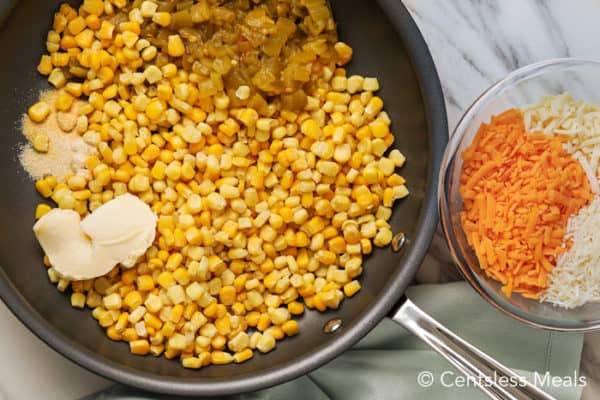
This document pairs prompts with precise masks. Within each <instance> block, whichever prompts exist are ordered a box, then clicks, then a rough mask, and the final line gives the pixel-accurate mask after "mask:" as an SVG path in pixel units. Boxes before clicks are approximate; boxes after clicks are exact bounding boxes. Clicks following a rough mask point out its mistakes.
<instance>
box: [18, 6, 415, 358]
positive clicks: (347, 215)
mask: <svg viewBox="0 0 600 400" xmlns="http://www.w3.org/2000/svg"><path fill="white" fill-rule="evenodd" d="M190 3H193V2H190ZM200 3H204V2H203V1H200V2H197V3H196V4H200ZM323 4H325V2H324V1H323ZM257 7H258V6H257ZM116 15H117V16H120V17H119V18H116V17H115V16H116ZM123 15H125V16H126V18H124V17H123ZM169 18H170V13H169V12H164V11H161V10H160V3H158V2H153V1H143V2H142V1H133V2H131V1H126V0H105V1H102V0H84V1H83V4H82V5H81V7H80V8H79V10H76V9H73V8H72V7H70V6H68V5H63V6H62V7H61V8H60V10H59V11H58V12H57V13H56V15H55V18H54V25H53V30H52V31H50V32H49V34H48V42H47V49H48V52H49V54H48V55H44V56H43V57H42V59H41V61H40V64H39V67H38V70H39V71H40V73H42V74H44V75H48V80H49V82H50V83H51V84H52V85H53V86H54V87H55V88H56V89H57V90H59V91H60V92H61V95H60V96H59V98H58V100H57V102H60V104H57V109H60V110H69V109H70V107H71V104H72V103H73V100H74V99H75V98H80V99H82V100H85V101H86V105H85V106H84V107H83V108H82V110H80V114H81V115H80V116H79V118H78V121H77V129H76V131H77V132H78V134H80V135H82V137H83V138H84V140H85V141H86V142H87V143H89V144H92V145H93V146H95V147H96V149H97V154H96V155H92V156H90V157H89V158H88V159H87V160H86V163H85V165H86V168H85V169H83V170H79V171H76V172H75V173H74V174H73V175H70V176H67V177H66V178H65V179H64V181H58V180H57V179H56V178H55V177H53V176H47V177H45V178H44V179H41V180H39V181H38V182H36V188H37V189H38V191H39V193H40V194H41V195H42V196H43V197H45V198H51V199H52V200H53V201H54V202H55V203H56V205H57V206H58V207H60V208H63V209H74V210H76V211H77V212H79V213H80V214H81V215H82V216H85V215H87V214H88V213H89V212H91V211H93V210H95V209H96V208H98V207H99V206H100V205H102V204H103V203H105V202H107V201H109V200H111V199H113V198H114V197H116V196H119V195H121V194H123V193H127V192H129V193H132V194H134V195H136V196H138V197H139V198H140V199H141V200H143V201H144V202H146V203H148V204H149V205H150V206H151V208H152V210H153V211H154V212H155V213H156V214H157V216H158V226H157V237H156V240H155V243H154V245H153V246H152V247H150V248H149V249H148V251H147V252H146V254H145V256H144V257H142V258H141V259H140V260H139V261H138V264H137V265H136V266H135V267H134V268H131V269H124V268H123V269H122V268H121V267H118V266H117V267H115V268H114V269H113V271H112V272H110V273H109V274H107V275H106V276H104V277H100V278H97V279H93V280H86V281H72V282H69V281H68V280H67V279H64V278H62V277H60V276H59V274H58V273H57V272H56V271H55V270H54V269H53V268H52V267H51V266H50V265H49V264H48V260H47V258H46V259H45V262H46V265H47V266H48V267H49V269H48V275H49V277H50V280H51V281H52V282H54V283H56V284H57V286H58V289H59V290H61V291H65V290H67V289H68V288H69V287H70V288H71V289H72V294H71V304H72V305H73V306H74V307H79V308H83V307H85V306H87V307H89V308H91V309H93V312H92V313H93V316H94V318H96V319H97V320H98V323H99V325H100V326H101V327H102V328H103V329H105V330H106V334H107V336H108V337H109V338H110V339H112V340H115V341H125V342H128V343H129V346H130V350H131V352H133V353H135V354H139V355H146V354H152V355H154V356H160V355H164V356H165V357H166V358H169V359H172V358H179V359H180V360H181V362H182V364H183V366H184V367H186V368H200V367H203V366H206V365H209V364H228V363H232V362H235V363H240V362H243V361H246V360H248V359H250V358H252V357H253V356H254V353H255V351H259V352H261V353H267V352H269V351H271V350H273V349H274V348H275V347H276V342H277V341H278V340H282V339H284V338H285V337H286V336H291V335H295V334H297V333H298V323H297V321H296V320H295V319H294V317H295V316H298V315H301V314H302V313H303V312H304V311H305V307H308V308H310V309H317V310H319V311H325V310H327V309H328V308H330V309H335V308H337V307H339V306H340V303H341V302H342V300H343V299H344V298H345V297H351V296H353V295H354V294H356V293H357V292H358V291H359V290H360V283H359V281H358V280H357V279H358V277H359V276H360V275H361V273H362V264H363V256H364V255H367V254H369V253H371V251H372V246H373V245H374V246H377V247H383V246H386V245H388V244H389V243H390V242H391V241H392V231H391V228H390V225H389V224H388V222H387V221H388V220H389V219H390V217H391V215H392V206H393V204H394V202H395V201H396V200H398V199H401V198H403V197H405V196H407V195H408V190H407V188H406V186H405V185H404V184H405V180H404V179H403V177H402V176H400V175H399V174H398V173H396V168H398V167H401V166H402V165H403V164H404V162H405V158H404V156H403V155H402V154H401V153H400V151H398V150H392V151H390V152H389V153H388V154H387V155H385V154H386V152H388V149H389V147H390V146H391V145H392V143H393V141H394V138H393V135H392V134H391V133H390V119H389V117H388V115H387V114H386V113H385V111H383V101H382V100H381V98H379V97H377V96H376V95H374V92H376V91H377V90H379V83H378V81H377V79H375V78H364V77H361V76H356V75H355V76H350V77H348V76H346V71H345V69H343V68H336V67H335V65H320V66H318V68H313V69H312V71H313V72H312V74H313V75H312V83H313V84H312V85H311V86H312V90H311V91H310V92H309V93H307V95H306V101H305V105H304V107H303V108H302V109H300V110H286V109H283V108H282V106H281V102H279V101H273V102H271V103H269V104H268V107H267V109H266V111H265V110H264V109H263V110H257V109H254V108H252V107H251V106H249V105H248V100H249V98H251V96H252V93H251V87H249V86H246V85H240V86H239V87H238V88H237V89H236V90H235V92H234V93H232V92H227V91H226V90H225V89H224V88H223V87H222V86H221V87H219V85H218V82H217V85H216V88H217V90H216V92H215V93H214V94H212V95H210V96H201V95H200V88H201V87H202V85H204V84H205V82H206V80H207V79H208V80H210V79H211V78H210V77H207V76H203V75H201V74H199V73H196V72H193V71H190V70H186V69H185V68H183V67H182V65H184V64H183V63H182V61H181V58H183V57H185V56H186V45H184V41H183V40H182V39H181V34H182V33H181V32H180V33H177V31H173V32H170V33H171V34H170V35H169V36H168V45H167V46H165V47H164V48H157V47H155V46H153V45H152V44H151V42H150V40H147V39H145V38H143V37H142V36H143V32H144V29H146V27H147V26H148V24H152V23H154V24H159V25H161V26H164V27H165V29H168V26H169V24H168V23H167V19H169ZM114 21H121V22H119V23H118V24H116V25H115V24H113V22H114ZM333 48H334V49H335V52H337V54H338V56H339V59H338V60H339V61H338V64H343V63H345V62H347V61H349V60H350V58H351V54H352V53H351V52H352V50H351V48H350V47H348V46H347V45H345V44H343V43H341V42H339V43H335V45H334V46H333ZM159 59H160V60H161V61H160V62H158V61H157V60H159ZM213 83H214V82H213ZM29 115H30V117H31V118H32V120H38V121H43V120H44V119H45V118H47V117H48V113H47V108H46V107H44V106H43V105H40V104H37V105H34V106H33V107H32V108H31V109H30V113H29ZM49 145H50V146H52V143H50V144H49ZM49 210H50V207H49V206H47V205H40V206H38V209H37V211H36V217H37V218H39V217H40V216H42V215H43V214H44V213H46V212H48V211H49Z"/></svg>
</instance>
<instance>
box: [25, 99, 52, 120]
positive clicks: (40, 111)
mask: <svg viewBox="0 0 600 400" xmlns="http://www.w3.org/2000/svg"><path fill="white" fill-rule="evenodd" d="M27 113H28V115H29V118H31V120H32V121H33V122H43V121H44V120H45V119H46V118H47V117H48V115H49V114H50V106H49V105H48V104H46V103H45V102H43V101H40V102H38V103H35V104H34V105H32V106H31V107H29V110H28V111H27Z"/></svg>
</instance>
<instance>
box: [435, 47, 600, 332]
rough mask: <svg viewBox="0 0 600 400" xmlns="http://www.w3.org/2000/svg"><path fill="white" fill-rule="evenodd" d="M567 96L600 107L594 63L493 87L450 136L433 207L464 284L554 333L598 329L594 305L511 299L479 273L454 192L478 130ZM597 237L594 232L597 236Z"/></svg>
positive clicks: (545, 68)
mask: <svg viewBox="0 0 600 400" xmlns="http://www.w3.org/2000/svg"><path fill="white" fill-rule="evenodd" d="M565 92H566V93H569V94H570V95H572V96H573V98H574V99H576V100H584V101H587V102H590V103H595V104H600V62H598V61H591V60H580V59H573V58H562V59H555V60H549V61H544V62H540V63H537V64H532V65H529V66H526V67H524V68H521V69H519V70H517V71H515V72H513V73H511V74H510V75H508V76H507V77H506V78H505V79H503V80H501V81H500V82H498V83H496V84H495V85H493V86H492V87H491V88H489V89H488V90H487V91H485V92H484V93H483V94H482V95H481V97H479V98H478V99H477V100H476V101H475V103H473V105H472V106H471V107H470V108H469V109H468V110H467V112H466V113H465V115H464V116H463V117H462V119H461V121H460V122H459V123H458V125H457V127H456V129H455V130H454V133H453V136H452V137H451V139H450V142H449V144H448V147H447V148H446V153H445V155H444V159H443V161H442V166H441V171H440V181H439V182H440V183H439V203H440V204H439V206H440V215H441V221H442V228H443V231H444V234H445V236H446V240H447V242H448V245H449V247H450V251H451V252H452V255H453V257H454V260H455V262H456V263H457V265H458V267H459V268H460V270H461V272H462V273H463V275H464V276H465V278H466V279H467V281H468V282H469V283H470V284H471V285H472V286H473V288H475V290H477V291H478V292H479V293H480V294H481V295H482V296H483V297H484V298H485V299H486V300H487V301H488V302H490V303H491V304H492V305H494V306H496V307H497V308H498V309H500V310H501V311H503V312H504V313H506V314H508V315H510V316H512V317H514V318H516V319H518V320H520V321H522V322H525V323H528V324H530V325H534V326H537V327H541V328H546V329H552V330H559V331H589V330H595V329H600V303H588V304H586V305H583V306H581V307H577V308H574V309H564V308H561V307H558V306H553V305H552V304H551V303H541V302H539V301H537V300H531V299H526V298H524V297H522V296H521V295H519V294H516V293H515V294H513V295H512V297H511V298H510V299H509V298H507V297H506V296H505V295H504V294H503V293H502V292H501V290H500V288H501V284H500V283H498V282H496V281H494V280H492V279H491V278H489V277H487V276H486V275H485V273H484V272H483V271H482V270H481V269H480V268H479V263H478V261H477V258H476V257H475V253H474V252H473V250H472V249H471V247H470V246H469V244H468V243H467V239H466V237H465V235H464V232H463V230H462V226H461V223H460V211H461V210H462V208H463V203H462V198H461V196H460V194H459V191H458V186H459V175H460V170H461V167H462V159H461V158H460V154H461V153H462V152H463V151H464V150H465V149H466V148H467V147H468V146H469V145H470V144H471V143H472V141H473V138H474V137H475V135H476V133H477V130H478V129H479V126H480V125H481V123H483V122H489V120H490V118H491V117H492V116H493V115H495V114H499V113H501V112H502V111H505V110H506V109H509V108H513V107H522V106H525V105H527V104H532V103H537V102H539V101H540V100H541V98H542V97H543V96H548V95H558V94H562V93H565ZM599 234H600V230H599Z"/></svg>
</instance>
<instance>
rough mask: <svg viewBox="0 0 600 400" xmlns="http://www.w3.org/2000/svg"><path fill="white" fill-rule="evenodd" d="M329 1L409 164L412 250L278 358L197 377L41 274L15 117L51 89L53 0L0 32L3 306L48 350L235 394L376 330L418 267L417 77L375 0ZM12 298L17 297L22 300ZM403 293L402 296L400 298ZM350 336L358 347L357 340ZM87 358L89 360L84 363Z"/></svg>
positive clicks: (315, 318)
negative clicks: (109, 329)
mask: <svg viewBox="0 0 600 400" xmlns="http://www.w3.org/2000/svg"><path fill="white" fill-rule="evenodd" d="M331 3H332V7H333V9H334V13H335V16H336V21H337V22H338V27H339V34H340V38H341V40H343V41H345V42H347V43H349V44H350V45H351V46H352V47H353V48H354V60H353V62H352V63H351V64H350V66H349V73H350V74H352V73H357V74H361V75H364V76H376V77H378V78H379V81H380V83H381V87H382V90H381V92H380V96H381V97H382V98H383V99H384V102H385V106H386V110H387V111H388V113H389V114H390V116H391V118H392V121H393V126H392V127H393V132H394V133H395V135H396V142H395V144H394V147H395V148H398V149H400V150H401V151H402V152H403V153H404V154H405V155H406V156H407V159H408V162H407V164H406V166H405V167H404V168H403V169H402V170H401V174H402V175H403V176H404V177H405V178H406V179H407V181H408V187H409V189H410V191H411V195H410V196H409V197H408V198H407V199H405V200H402V201H400V202H397V204H396V206H395V210H394V214H393V218H392V221H391V224H392V227H393V230H394V232H399V231H402V232H405V233H406V236H407V238H408V239H409V242H408V243H409V244H408V245H407V246H406V248H405V249H404V250H403V252H402V254H395V253H393V252H392V250H391V249H389V248H386V249H378V250H376V251H375V252H374V254H372V255H371V256H370V257H368V259H367V261H366V264H365V268H364V271H365V272H364V275H363V276H362V278H361V284H362V286H363V289H362V290H361V291H360V292H359V294H357V295H356V296H355V297H354V298H352V299H347V300H345V301H344V302H343V305H342V307H341V308H340V309H339V310H336V311H329V312H327V313H318V312H308V313H307V314H306V315H305V316H303V317H302V318H301V321H300V334H299V335H297V336H295V337H293V338H288V339H285V340H284V341H282V342H279V343H278V344H277V349H276V351H273V352H271V353H269V354H267V355H257V356H255V358H254V359H253V360H252V361H250V362H246V363H244V364H241V365H228V366H218V367H208V368H204V369H202V370H199V371H192V370H186V369H184V368H182V367H181V365H180V363H179V362H177V361H169V360H166V359H164V358H162V357H161V358H152V357H139V356H135V355H132V354H130V353H129V349H128V346H127V344H126V343H124V342H121V343H115V342H112V341H110V340H109V339H108V338H107V337H106V336H105V334H104V331H103V330H102V329H101V328H100V327H99V326H98V324H97V322H96V321H95V320H94V319H93V318H92V316H91V311H90V310H75V309H73V308H71V306H70V305H69V295H68V294H64V293H60V292H58V291H57V290H56V288H55V287H54V286H53V285H52V284H51V283H50V282H49V281H48V278H47V276H46V268H45V267H44V266H43V264H42V262H41V255H42V254H41V251H40V249H39V247H38V245H37V243H36V240H35V238H34V235H33V233H32V230H31V228H32V225H33V223H34V210H35V206H36V205H37V204H38V203H39V202H40V201H41V198H40V196H39V195H38V194H37V192H36V191H35V189H34V186H33V183H32V181H31V180H30V178H29V177H28V176H27V174H26V173H25V171H24V170H23V169H22V167H21V166H20V164H19V161H18V159H17V153H18V147H19V146H21V145H22V144H23V143H24V140H25V139H24V138H23V136H22V134H21V132H20V119H21V115H22V114H23V113H25V112H26V111H27V107H28V106H29V105H31V104H32V103H33V102H34V101H35V100H36V97H37V94H38V92H39V90H40V89H45V88H48V87H49V86H48V83H47V82H46V80H45V78H44V77H42V76H40V75H39V74H38V73H37V71H36V65H37V63H38V61H39V57H40V55H41V54H42V52H43V51H44V46H45V35H46V32H47V30H48V29H49V27H50V23H51V18H52V15H53V13H54V11H55V10H56V8H57V7H58V5H59V2H58V1H53V0H47V1H42V2H40V1H36V0H23V1H20V2H19V3H18V5H17V6H16V7H15V9H14V10H13V12H12V14H11V15H10V17H9V18H7V19H6V22H5V24H4V26H3V27H2V29H1V31H0V48H2V49H3V52H4V54H5V55H6V57H5V58H4V60H3V62H2V63H0V76H2V77H3V79H1V80H0V91H1V92H2V93H3V97H2V107H0V121H1V122H0V124H1V125H2V135H1V136H0V144H1V145H0V171H1V179H0V180H1V181H2V193H1V195H0V221H2V224H1V226H0V243H2V247H1V250H0V266H1V268H2V270H3V272H4V276H2V274H0V279H5V282H4V283H5V284H6V283H7V284H8V286H5V287H6V288H8V289H7V290H5V291H4V292H3V293H2V297H3V298H4V299H5V301H7V303H9V305H10V304H11V303H14V302H19V303H20V304H21V305H23V306H24V308H22V310H24V311H23V312H24V313H26V314H27V315H24V314H23V312H22V313H21V315H19V317H20V318H21V319H23V320H24V321H25V322H28V321H31V320H36V321H38V322H41V323H42V325H39V326H43V325H44V324H46V325H47V326H48V327H50V328H51V329H50V330H46V331H45V332H40V331H38V332H36V333H37V334H38V335H41V336H42V337H43V338H44V339H46V340H47V341H51V342H53V343H55V342H57V341H58V342H62V343H63V345H66V346H67V347H69V348H70V351H71V352H70V353H69V354H68V355H70V356H72V355H73V354H74V353H73V352H75V353H77V352H80V351H83V354H86V353H87V354H88V355H87V356H84V357H83V359H78V360H77V361H79V362H80V363H83V364H86V366H88V367H91V368H94V367H95V366H97V365H104V366H111V367H114V366H121V368H122V369H121V370H120V371H118V370H116V372H115V375H114V376H112V378H117V377H118V376H119V373H124V374H125V375H126V374H128V373H131V372H135V373H137V374H142V375H144V374H148V375H146V376H147V377H148V378H151V379H154V380H157V381H161V380H168V381H171V382H175V380H177V381H179V382H181V383H184V382H188V383H191V382H194V383H206V384H209V383H212V384H216V383H226V382H227V383H229V384H230V386H229V387H230V388H231V389H230V390H225V392H228V391H235V384H233V383H234V381H236V380H243V379H248V378H252V377H256V376H259V375H262V376H264V375H265V374H267V375H268V372H274V371H277V370H281V369H283V368H285V367H289V366H290V365H293V364H295V363H297V362H299V361H302V360H304V361H305V362H306V360H307V359H308V357H311V356H314V355H316V354H317V353H319V352H322V351H324V350H326V349H327V348H328V347H329V346H331V345H332V344H333V343H334V341H336V340H339V339H340V337H343V336H344V335H345V334H348V333H350V332H349V331H350V330H351V328H352V327H356V326H367V325H368V326H370V327H372V326H373V325H374V324H375V323H376V322H377V321H375V320H373V319H372V318H370V316H369V314H368V311H369V310H370V309H371V307H372V306H373V305H374V304H375V303H376V302H377V301H378V299H380V298H381V296H383V294H384V292H385V289H386V285H387V284H388V283H390V282H392V281H394V280H396V281H397V278H398V275H399V274H402V275H410V276H412V274H413V273H414V271H415V270H416V268H417V267H418V265H416V264H417V263H414V262H413V263H410V264H409V263H408V262H407V258H408V257H404V256H403V255H405V254H407V252H408V251H409V250H410V247H411V246H412V243H411V241H410V240H411V238H414V237H415V235H416V232H417V230H418V229H419V227H418V220H419V217H420V213H421V211H422V206H423V204H424V201H425V193H426V191H427V189H428V181H427V179H428V173H429V164H430V160H431V146H430V143H429V135H428V128H427V123H426V115H425V109H424V105H423V104H424V102H423V99H422V96H421V92H420V89H419V85H418V81H417V75H416V73H415V70H414V68H413V66H412V65H411V63H410V61H409V57H408V55H407V52H406V49H405V47H404V45H403V41H402V39H401V38H400V36H399V35H398V34H397V33H396V31H395V30H394V29H393V27H392V26H391V25H390V23H389V22H388V20H387V18H386V16H385V15H384V14H383V12H382V11H381V9H380V8H379V7H378V6H377V3H376V2H373V1H372V0H351V1H349V0H337V1H331ZM419 261H420V260H419ZM405 280H406V281H407V279H405ZM11 286H12V287H14V289H15V290H16V291H13V290H12V288H10V287H11ZM388 289H389V288H388ZM17 293H18V294H19V295H20V296H22V297H21V298H20V299H19V298H18V295H17ZM399 296H400V293H397V297H399ZM13 309H14V307H13ZM332 318H340V319H341V320H342V321H343V327H342V329H340V330H338V331H337V332H336V333H333V334H325V333H323V331H322V327H323V326H324V325H325V323H326V322H327V321H328V320H330V319H332ZM364 333H366V330H365V332H364ZM48 338H51V339H52V340H49V339H48ZM346 339H347V340H349V341H354V340H357V339H358V337H355V338H353V339H349V338H346ZM348 343H350V342H348ZM90 355H91V356H90ZM86 357H87V358H86ZM86 360H92V361H91V362H89V363H86ZM317 364H318V362H316V363H314V364H313V365H314V366H316V365H317ZM129 383H135V382H129ZM267 383H268V382H267ZM232 384H233V385H232ZM225 392H222V393H225Z"/></svg>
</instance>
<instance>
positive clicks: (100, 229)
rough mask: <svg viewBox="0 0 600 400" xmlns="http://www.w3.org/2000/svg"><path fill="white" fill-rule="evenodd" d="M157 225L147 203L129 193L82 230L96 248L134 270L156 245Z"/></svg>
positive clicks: (88, 219)
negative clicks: (154, 243) (137, 262)
mask: <svg viewBox="0 0 600 400" xmlns="http://www.w3.org/2000/svg"><path fill="white" fill-rule="evenodd" d="M156 221H157V218H156V215H155V214H154V213H153V212H152V210H151V209H150V207H149V206H148V205H147V204H146V203H144V202H143V201H141V200H140V199H139V198H137V197H136V196H132V195H130V194H129V193H126V194H124V195H122V196H119V197H117V198H115V199H113V200H111V201H109V202H107V203H105V204H103V205H102V206H100V207H99V208H97V209H96V210H95V211H94V212H93V213H91V214H90V215H88V216H87V217H86V218H85V219H84V220H83V221H82V222H81V228H82V229H83V231H84V232H85V233H86V234H87V235H88V236H89V237H90V239H91V240H92V243H93V244H94V246H95V247H97V248H99V249H102V250H103V251H106V252H108V253H109V254H110V255H111V256H112V257H113V259H114V260H115V261H116V263H121V265H123V266H124V267H127V268H131V267H133V266H134V265H135V262H136V261H137V259H138V258H139V257H140V256H141V255H143V254H144V253H145V252H146V250H147V249H148V247H150V246H151V245H152V242H153V241H154V236H155V235H156ZM59 272H60V271H59Z"/></svg>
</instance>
